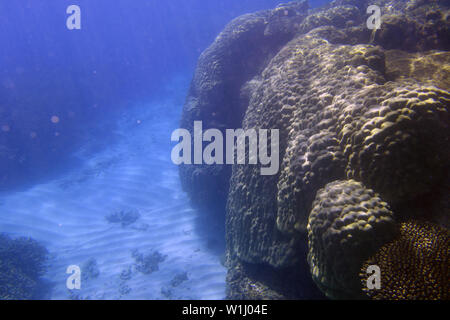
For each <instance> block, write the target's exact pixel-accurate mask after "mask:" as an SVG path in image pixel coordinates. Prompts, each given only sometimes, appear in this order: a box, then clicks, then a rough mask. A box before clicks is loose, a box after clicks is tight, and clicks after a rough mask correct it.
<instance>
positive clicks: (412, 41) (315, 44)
mask: <svg viewBox="0 0 450 320" xmlns="http://www.w3.org/2000/svg"><path fill="white" fill-rule="evenodd" d="M372 4H376V5H379V6H380V7H381V12H382V13H383V16H382V21H384V22H383V23H382V26H381V29H380V30H369V29H368V28H367V25H366V19H367V17H368V15H367V13H366V9H367V7H368V6H369V5H372ZM449 10H450V9H449V6H448V3H446V2H445V1H438V0H436V1H412V0H411V1H395V0H377V1H364V0H336V1H333V2H332V3H331V4H329V5H327V6H325V7H323V8H320V9H314V10H307V7H306V4H305V3H304V2H293V3H289V4H287V5H281V6H279V7H277V8H275V9H273V10H268V11H263V12H258V13H255V14H250V15H245V16H242V17H239V18H237V19H235V20H234V21H232V22H231V23H230V24H229V25H228V26H227V27H226V28H225V30H224V31H223V32H222V33H221V34H220V35H219V36H218V37H217V39H216V41H215V42H214V43H213V44H212V45H211V47H210V48H208V49H207V50H206V51H205V52H204V53H203V54H202V56H201V58H200V60H199V64H198V67H197V70H196V73H195V75H194V79H193V81H192V84H191V89H190V91H189V94H188V97H187V100H186V104H185V106H184V109H183V115H182V120H181V125H182V127H183V128H187V129H189V130H192V126H193V121H194V120H201V121H203V124H204V128H217V129H220V130H222V131H223V130H224V129H225V128H230V129H235V128H243V129H244V130H245V129H259V128H265V129H278V130H279V136H280V141H279V155H280V170H279V172H278V174H275V175H272V176H262V175H260V166H259V165H240V164H236V165H233V166H232V168H230V166H227V165H213V166H208V165H184V166H182V167H181V168H180V178H181V181H182V184H183V188H184V189H185V190H186V191H187V192H188V194H189V196H190V197H191V199H192V201H193V203H194V204H197V205H198V206H199V207H201V208H206V209H208V208H216V209H215V210H216V211H220V210H225V211H226V218H225V224H226V241H227V252H226V266H227V268H228V277H227V284H228V288H227V295H228V297H229V298H236V299H249V298H252V299H253V298H255V299H256V298H261V299H275V298H276V299H283V298H290V299H291V298H308V297H318V296H320V295H318V292H317V290H314V284H313V281H314V282H315V283H316V284H317V285H318V288H320V289H321V290H322V292H324V294H325V295H327V296H328V297H331V298H349V297H350V298H359V297H363V296H364V295H363V292H362V290H361V289H362V288H361V287H360V281H359V277H358V274H359V270H360V267H361V264H362V263H363V262H364V261H365V259H367V258H368V257H369V255H372V254H375V252H377V250H378V249H379V248H380V247H382V246H383V245H384V244H385V243H388V242H389V241H392V239H393V237H394V236H395V233H396V230H397V231H398V229H399V224H400V223H402V222H404V221H406V220H410V219H422V220H425V221H428V222H430V223H435V224H437V225H439V226H441V227H442V228H448V227H449V223H448V212H449V209H450V206H449V202H448V199H447V198H448V190H449V186H450V175H449V166H450V163H449V159H450V149H449V148H448V143H449V141H448V139H449V136H450V134H449V133H450V130H449V125H450V118H449V112H448V111H449V110H448V109H449V106H450V93H449V90H450V82H449V78H448V71H449V68H450V54H449V52H448V50H449V48H450V47H449V40H448V39H449V38H448V34H449V32H448V30H449V27H450V20H449V19H448V17H449V12H450V11H449ZM273 19H275V20H273ZM273 35H276V37H275V38H272V37H273ZM275 40H276V41H275ZM238 48H246V50H245V52H242V51H243V50H239V49H238ZM331 195H333V196H332V197H331ZM225 202H226V204H225ZM217 208H218V209H217ZM436 237H437V235H436ZM344 256H345V258H344ZM286 270H296V272H291V273H289V272H287V271H286ZM310 271H311V272H310ZM298 286H301V287H302V288H304V290H299V289H298ZM430 297H432V296H430Z"/></svg>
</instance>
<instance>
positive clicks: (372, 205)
mask: <svg viewBox="0 0 450 320" xmlns="http://www.w3.org/2000/svg"><path fill="white" fill-rule="evenodd" d="M395 234H396V224H395V221H394V219H393V213H392V211H391V210H390V208H389V206H388V204H387V203H386V202H384V201H383V200H381V199H380V197H379V196H378V195H377V194H375V193H374V192H373V190H370V189H366V188H364V186H363V185H362V184H361V183H359V182H356V181H354V180H346V181H335V182H332V183H329V184H327V185H326V186H325V188H323V189H321V190H319V191H318V192H317V196H316V199H315V201H314V204H313V208H312V210H311V214H310V216H309V222H308V242H309V253H308V262H309V265H310V268H311V274H312V276H313V279H314V281H315V282H316V283H317V284H318V286H319V287H320V288H321V289H322V291H324V292H325V294H326V295H327V296H329V297H330V298H357V297H358V296H359V293H360V292H359V290H358V289H359V278H358V271H359V267H360V265H361V263H362V262H363V261H364V259H365V258H367V257H368V255H369V254H370V253H374V252H375V250H376V249H378V248H379V247H380V246H381V245H383V244H384V243H385V242H386V241H389V240H391V239H392V238H393V237H394V236H395Z"/></svg>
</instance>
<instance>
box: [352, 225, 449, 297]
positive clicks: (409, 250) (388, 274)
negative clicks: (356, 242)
mask: <svg viewBox="0 0 450 320" xmlns="http://www.w3.org/2000/svg"><path fill="white" fill-rule="evenodd" d="M449 258H450V232H449V231H448V229H445V228H442V227H440V226H438V225H435V224H430V223H427V222H423V221H414V220H413V221H408V222H405V223H403V224H402V225H401V230H400V236H399V237H398V238H396V239H395V240H394V241H391V242H389V243H387V244H385V245H384V246H383V247H382V248H380V249H379V250H378V251H377V252H376V253H375V254H374V255H373V256H372V257H370V258H369V259H368V260H367V261H366V262H365V263H364V264H363V266H362V268H361V273H360V276H361V284H362V288H363V291H364V292H365V293H366V294H367V295H368V296H369V297H371V298H372V299H390V300H391V299H395V300H404V299H408V300H424V299H425V300H430V299H433V300H448V299H450V279H449V273H448V272H449V270H450V268H449V267H450V265H449V263H450V259H449ZM370 265H377V266H378V267H379V268H380V276H381V285H380V289H369V288H368V286H367V279H368V276H369V274H368V273H367V272H366V271H367V268H368V267H369V266H370Z"/></svg>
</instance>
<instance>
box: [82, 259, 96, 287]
mask: <svg viewBox="0 0 450 320" xmlns="http://www.w3.org/2000/svg"><path fill="white" fill-rule="evenodd" d="M99 275H100V269H99V268H98V265H97V260H96V259H95V258H89V259H88V260H87V261H86V262H85V263H83V265H82V266H81V279H82V280H83V281H85V280H89V279H95V278H97V277H98V276H99Z"/></svg>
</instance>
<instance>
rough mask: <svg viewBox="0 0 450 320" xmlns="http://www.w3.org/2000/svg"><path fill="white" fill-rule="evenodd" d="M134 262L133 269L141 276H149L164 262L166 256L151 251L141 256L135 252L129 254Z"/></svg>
mask: <svg viewBox="0 0 450 320" xmlns="http://www.w3.org/2000/svg"><path fill="white" fill-rule="evenodd" d="M131 255H132V257H133V258H134V260H135V264H134V266H135V268H136V270H137V271H139V272H141V273H143V274H150V273H152V272H155V271H158V270H159V264H160V263H161V262H163V261H164V260H166V258H167V255H163V254H161V253H160V252H159V251H153V252H151V253H149V254H143V253H140V252H138V251H137V250H133V252H132V253H131Z"/></svg>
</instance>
